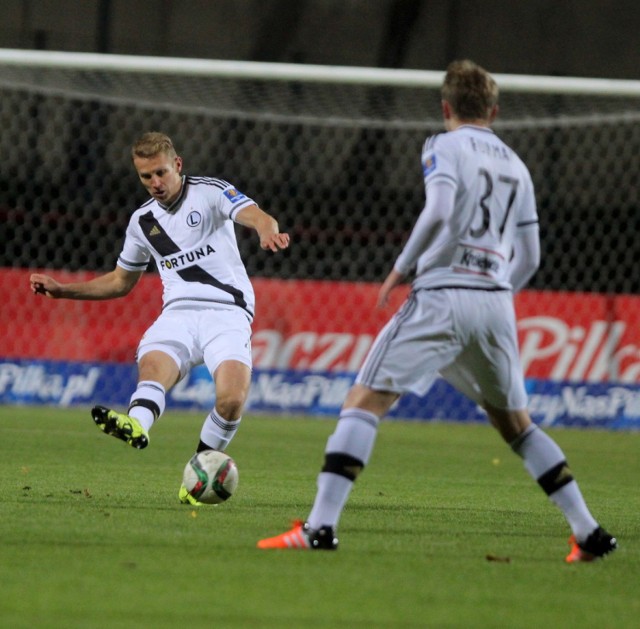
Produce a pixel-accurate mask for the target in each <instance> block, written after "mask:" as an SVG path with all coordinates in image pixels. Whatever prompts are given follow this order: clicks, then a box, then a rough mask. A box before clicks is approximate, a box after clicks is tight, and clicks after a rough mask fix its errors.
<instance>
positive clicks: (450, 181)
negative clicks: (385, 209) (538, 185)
mask: <svg viewBox="0 0 640 629" xmlns="http://www.w3.org/2000/svg"><path fill="white" fill-rule="evenodd" d="M422 167H423V173H424V182H425V190H426V196H427V204H426V206H425V207H426V208H429V195H430V192H433V194H434V195H435V194H436V192H438V190H437V188H438V186H440V187H441V186H442V185H448V186H451V187H452V188H453V191H454V196H453V197H451V195H449V197H450V198H452V203H451V205H452V207H450V208H445V210H441V208H435V210H436V212H439V211H442V212H443V213H442V214H441V215H440V216H439V217H438V221H437V223H434V220H433V219H432V218H430V217H429V216H424V217H423V216H421V217H420V218H419V219H418V222H417V223H416V226H415V228H414V233H412V235H411V238H410V239H409V241H408V242H407V245H406V246H405V248H404V250H403V252H402V253H401V254H400V256H399V258H398V261H397V262H396V269H397V270H399V271H401V272H403V273H406V272H408V271H409V270H410V269H412V268H414V267H416V279H415V280H414V287H415V288H455V287H461V288H489V289H496V288H497V289H510V288H511V284H510V282H509V261H510V259H511V256H512V253H513V245H514V240H515V237H516V230H518V229H526V228H527V227H528V226H530V225H535V226H536V228H537V222H538V217H537V213H536V203H535V196H534V190H533V183H532V181H531V176H530V174H529V171H528V170H527V167H526V166H525V165H524V163H523V162H522V160H521V159H520V158H519V157H518V156H517V155H516V154H515V153H514V151H513V150H511V149H510V148H509V147H508V146H507V145H506V144H505V143H504V142H502V140H500V139H499V138H498V137H497V136H496V135H495V134H494V133H493V131H491V129H489V128H487V127H480V126H474V125H463V126H460V127H458V128H457V129H455V130H454V131H450V132H447V133H441V134H438V135H435V136H433V137H430V138H428V139H427V141H426V142H425V145H424V148H423V151H422ZM440 189H442V188H440ZM445 190H446V189H445ZM423 214H424V212H423ZM421 230H422V231H423V232H425V233H422V234H421V233H420V231H421ZM429 230H430V233H428V234H427V233H426V232H427V231H429Z"/></svg>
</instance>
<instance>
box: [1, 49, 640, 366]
mask: <svg viewBox="0 0 640 629" xmlns="http://www.w3.org/2000/svg"><path fill="white" fill-rule="evenodd" d="M443 76H444V73H443V72H422V71H407V70H404V71H393V70H374V69H367V68H359V69H358V68H328V67H322V66H292V65H286V64H258V63H239V62H215V61H203V60H200V61H198V60H186V59H182V60H179V59H151V58H146V57H121V56H117V55H116V56H102V55H74V54H70V53H49V54H46V53H27V52H26V51H22V52H19V51H0V89H1V96H0V125H1V131H0V150H1V151H2V168H1V169H0V215H1V218H2V220H1V222H0V230H2V243H3V245H4V246H3V247H2V248H1V249H0V266H1V267H4V268H5V269H33V268H46V269H49V270H53V271H56V270H57V271H61V272H62V271H64V272H75V271H80V270H84V271H93V272H103V271H108V270H111V269H112V268H113V267H114V265H115V262H116V259H117V256H118V253H119V251H120V245H121V242H122V238H123V235H124V231H125V228H126V225H127V222H128V219H129V216H130V214H131V212H132V211H133V210H134V209H135V208H136V207H137V206H138V205H140V204H141V203H142V202H144V200H145V191H144V189H143V188H142V186H141V185H140V183H139V182H138V180H137V178H136V176H135V173H134V171H133V169H132V165H131V161H130V155H129V150H130V145H131V143H132V142H133V141H134V140H135V139H136V138H137V137H138V136H139V135H140V134H141V133H143V132H145V131H148V130H161V131H163V132H165V133H167V134H168V135H170V136H171V137H172V138H173V140H174V143H175V145H176V148H177V150H178V152H179V154H180V155H182V157H183V159H184V164H185V166H184V168H185V172H186V173H187V174H193V175H200V176H215V177H220V178H223V179H226V180H228V181H230V182H232V183H233V184H234V185H235V186H236V187H237V188H239V189H240V190H242V191H243V192H244V193H245V194H247V195H249V196H251V197H252V198H254V199H255V200H256V201H257V202H258V203H259V204H260V205H261V206H262V207H263V208H264V209H265V210H267V211H269V212H271V213H272V214H274V215H275V216H276V217H277V218H278V220H279V222H280V224H281V228H282V229H283V230H286V231H288V232H289V233H290V234H291V236H292V243H293V245H292V247H291V248H290V250H289V251H287V252H285V253H284V254H283V255H265V254H264V252H261V251H260V249H259V246H258V242H257V239H256V238H255V235H253V234H251V233H249V232H248V231H247V230H243V229H241V228H239V229H238V238H239V243H240V248H241V253H242V254H243V258H244V260H245V261H246V265H247V268H248V271H249V273H250V275H251V276H253V277H254V278H277V279H278V280H296V281H297V280H323V281H325V280H328V281H338V282H375V281H380V280H381V279H383V278H384V276H385V275H386V273H387V272H388V270H389V268H390V266H391V264H392V262H393V261H394V259H395V257H396V256H397V255H398V253H399V251H400V249H401V247H402V244H403V243H404V241H405V240H406V238H407V237H408V234H409V231H410V229H411V227H412V226H413V224H414V222H415V219H416V217H417V215H418V213H419V212H420V210H421V209H422V206H423V203H424V198H423V195H424V192H423V184H422V172H421V165H420V151H421V147H422V144H423V142H424V140H425V138H426V136H428V135H430V134H433V133H437V132H439V131H441V130H442V121H441V116H440V93H439V86H440V83H441V81H442V78H443ZM496 79H497V81H498V84H499V87H500V89H501V96H500V107H501V109H500V116H499V118H498V120H497V121H496V123H495V125H494V129H495V131H496V132H497V133H498V134H499V135H500V136H501V137H502V138H503V139H504V140H505V141H506V142H507V143H508V144H509V145H511V146H512V147H513V148H514V149H515V150H516V151H517V152H518V153H519V154H520V155H521V157H522V158H523V160H524V161H525V163H526V164H527V165H528V166H529V168H530V170H531V173H532V177H533V180H534V184H535V186H536V194H537V200H538V206H539V214H540V225H541V237H542V247H543V261H542V266H541V268H540V270H539V272H538V273H537V274H536V276H535V277H534V279H533V280H532V282H531V285H530V286H531V288H533V289H539V290H554V291H571V292H588V293H605V294H612V293H614V294H615V293H619V294H623V293H624V294H635V293H640V274H639V273H638V272H637V261H638V259H640V237H639V234H640V208H639V205H640V201H639V198H638V195H639V192H638V186H637V185H636V180H637V178H638V173H639V172H640V124H639V123H640V85H639V82H625V81H607V80H598V79H571V78H559V77H524V76H510V75H497V76H496ZM22 288H23V287H20V290H17V287H15V288H14V287H11V288H9V287H7V286H3V292H4V294H5V299H7V298H8V299H18V300H24V299H25V297H24V294H23V293H24V291H23V290H22ZM7 296H8V297H7ZM338 306H339V304H338V305H334V306H333V307H336V308H337V307H338ZM269 307H270V304H262V305H261V308H262V309H267V308H269ZM327 307H328V306H327ZM25 316H26V320H27V321H28V320H29V315H28V314H26V315H25ZM30 323H31V324H32V325H37V323H38V322H37V321H31V322H30ZM356 363H357V361H356V360H355V359H353V360H352V361H351V363H350V364H351V365H352V366H353V365H355V364H356Z"/></svg>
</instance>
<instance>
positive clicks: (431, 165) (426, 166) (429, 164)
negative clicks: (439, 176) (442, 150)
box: [422, 153, 436, 177]
mask: <svg viewBox="0 0 640 629" xmlns="http://www.w3.org/2000/svg"><path fill="white" fill-rule="evenodd" d="M435 169H436V156H435V153H431V155H427V156H426V157H425V158H424V162H423V164H422V172H423V174H424V176H425V177H428V176H429V175H430V174H431V173H432V172H433V171H434V170H435Z"/></svg>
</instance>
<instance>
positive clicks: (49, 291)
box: [29, 273, 60, 299]
mask: <svg viewBox="0 0 640 629" xmlns="http://www.w3.org/2000/svg"><path fill="white" fill-rule="evenodd" d="M29 281H30V282H31V291H32V292H33V294H34V295H38V294H40V295H46V296H47V297H51V298H53V299H55V298H56V297H57V296H58V291H59V289H60V284H59V283H58V282H56V281H55V280H54V279H53V278H52V277H49V276H48V275H41V274H39V273H32V274H31V277H30V278H29Z"/></svg>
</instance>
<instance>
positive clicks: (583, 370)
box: [0, 269, 640, 384]
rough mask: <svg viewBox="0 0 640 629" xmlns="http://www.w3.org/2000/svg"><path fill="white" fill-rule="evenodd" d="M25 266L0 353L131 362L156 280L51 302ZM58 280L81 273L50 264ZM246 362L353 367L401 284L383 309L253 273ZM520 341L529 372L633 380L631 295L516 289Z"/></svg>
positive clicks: (638, 368) (371, 287)
mask: <svg viewBox="0 0 640 629" xmlns="http://www.w3.org/2000/svg"><path fill="white" fill-rule="evenodd" d="M31 272H32V271H28V270H22V269H5V270H2V271H0V285H1V286H3V287H4V295H5V300H4V303H3V304H2V308H1V310H0V326H1V327H2V331H3V332H2V336H1V337H0V357H3V358H33V359H49V360H68V361H107V362H131V361H133V357H134V354H135V349H136V346H137V343H138V340H139V339H140V337H141V336H142V334H143V333H144V331H145V329H146V328H147V327H148V325H150V323H151V322H152V321H153V320H154V319H155V318H156V317H157V315H158V313H159V312H160V309H161V306H162V303H161V293H162V287H161V285H160V281H159V278H158V277H157V276H156V275H152V274H149V275H145V276H144V277H143V278H142V279H141V281H140V283H139V284H138V286H136V288H135V289H134V291H133V292H132V293H131V294H130V295H129V296H127V297H125V298H122V299H116V300H110V301H100V302H89V301H68V300H51V299H46V298H43V297H42V296H40V295H33V294H31V292H30V290H29V275H30V273H31ZM52 275H53V276H54V277H56V278H58V279H59V280H60V281H77V280H80V279H85V278H88V277H91V276H90V274H87V273H74V274H72V273H66V272H53V273H52ZM253 283H254V287H255V291H256V302H257V312H256V319H255V322H254V326H253V328H254V337H253V350H254V361H255V365H256V367H258V368H263V369H299V370H306V371H319V372H321V371H340V372H355V371H357V369H358V367H359V365H360V364H361V362H362V359H363V358H364V355H365V354H366V352H367V350H368V348H369V346H370V345H371V342H372V341H373V338H374V337H375V334H376V333H377V331H378V330H379V329H380V328H381V327H382V326H383V325H384V323H385V322H386V321H387V320H388V318H389V317H390V316H391V314H392V313H393V312H394V311H395V309H396V308H397V307H398V305H399V304H400V303H401V302H402V301H403V299H404V297H405V296H406V294H407V292H408V287H403V288H401V289H398V290H397V291H396V292H395V294H394V296H393V303H392V304H391V305H390V306H389V307H388V308H386V309H385V310H378V309H376V307H375V303H376V296H377V291H378V285H377V284H366V283H351V282H320V281H303V280H271V279H262V278H256V279H254V280H253ZM516 309H517V314H518V327H519V334H520V346H521V351H522V361H523V367H524V369H525V373H526V375H527V376H528V377H530V378H539V379H545V380H553V381H569V382H594V383H595V382H621V383H630V384H637V383H639V382H640V297H637V296H631V295H616V296H611V295H599V294H585V293H565V292H552V291H549V292H547V291H523V292H522V293H520V294H519V295H517V298H516Z"/></svg>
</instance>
